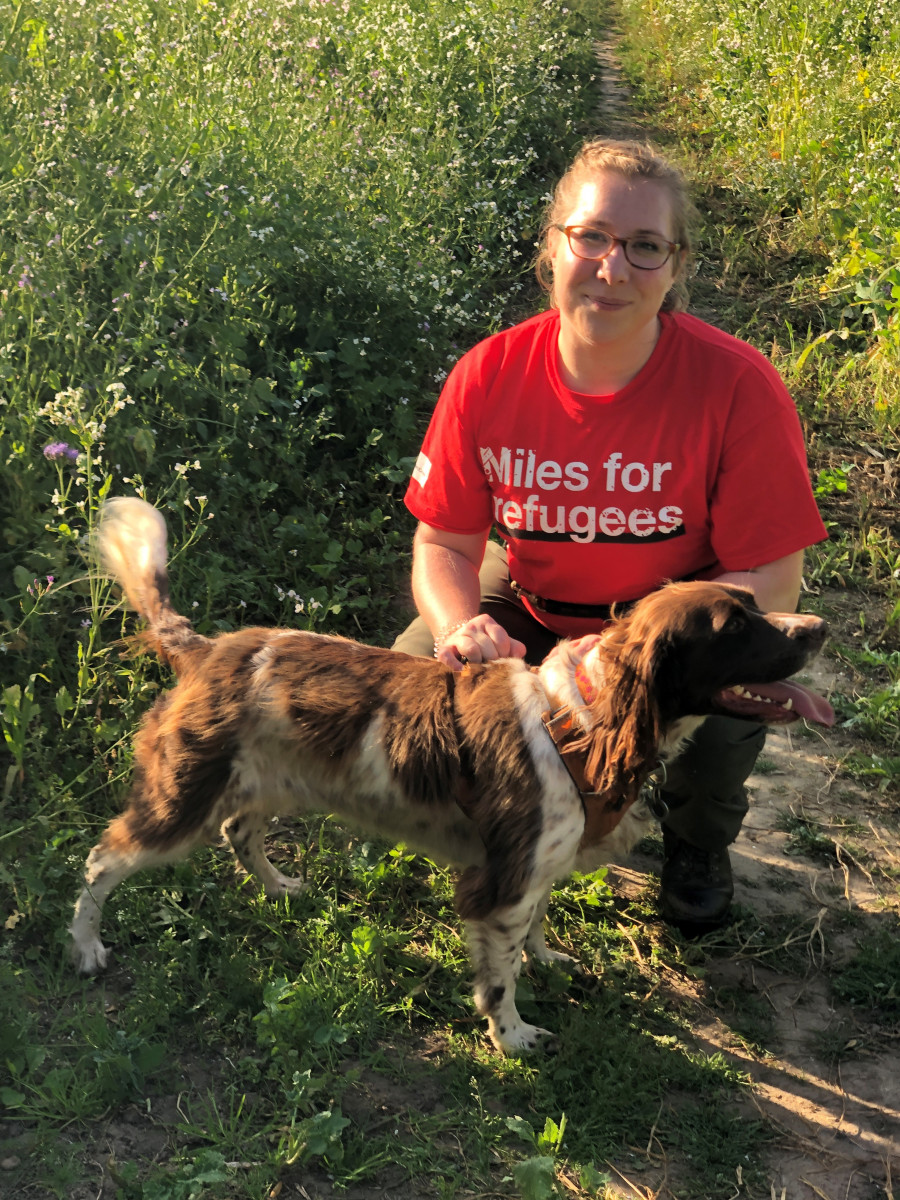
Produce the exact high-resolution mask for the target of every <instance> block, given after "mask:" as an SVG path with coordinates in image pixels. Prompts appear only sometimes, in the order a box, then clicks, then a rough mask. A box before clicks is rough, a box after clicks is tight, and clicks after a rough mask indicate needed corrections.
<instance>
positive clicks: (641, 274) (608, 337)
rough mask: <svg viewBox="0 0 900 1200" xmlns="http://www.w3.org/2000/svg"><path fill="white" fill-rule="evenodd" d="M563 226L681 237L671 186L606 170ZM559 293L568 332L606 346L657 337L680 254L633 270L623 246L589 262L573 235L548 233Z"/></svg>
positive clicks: (585, 189) (590, 182) (584, 190)
mask: <svg viewBox="0 0 900 1200" xmlns="http://www.w3.org/2000/svg"><path fill="white" fill-rule="evenodd" d="M560 224H562V225H591V226H594V227H595V228H597V229H602V230H604V231H605V232H606V233H611V234H614V235H615V236H616V237H620V238H630V237H635V236H636V235H638V234H645V235H646V234H654V235H655V236H656V237H662V238H664V239H665V240H666V241H669V242H672V241H674V240H675V237H674V231H673V222H672V203H671V200H670V197H669V192H668V189H667V188H666V187H665V185H664V184H662V183H659V182H657V181H656V180H653V179H635V180H629V179H626V178H625V177H624V176H623V175H620V174H619V173H618V172H616V171H601V172H598V173H597V174H596V175H592V176H590V177H589V178H587V179H586V180H585V181H584V183H582V185H581V187H580V189H579V190H578V192H577V194H576V197H575V202H574V204H573V205H572V208H571V210H570V211H569V212H567V213H566V214H565V216H564V218H563V219H562V221H561V222H560ZM548 239H549V242H548V245H549V250H550V257H551V261H552V263H553V294H554V298H555V300H556V304H557V307H558V308H559V313H560V322H561V333H562V335H563V336H566V337H574V338H575V339H576V340H577V341H578V342H582V343H588V344H590V345H596V346H597V347H598V348H599V347H603V346H607V345H609V344H611V343H618V344H619V345H620V346H621V347H622V348H626V349H627V347H628V343H630V342H631V341H634V342H635V343H636V344H637V343H643V342H644V340H645V339H649V338H651V337H652V338H653V339H654V340H655V337H656V328H657V327H656V317H657V314H658V312H659V310H660V307H661V306H662V302H663V300H664V299H665V296H666V293H667V292H668V290H669V288H670V287H671V286H672V283H673V282H674V280H675V276H676V274H677V271H678V266H679V258H678V253H677V252H676V253H675V254H673V255H672V257H671V258H670V259H669V261H668V262H667V263H665V264H664V265H663V266H661V267H658V268H656V270H653V271H646V270H641V269H640V268H638V267H633V266H632V265H631V264H630V263H629V262H628V260H627V259H626V257H625V251H624V249H623V247H622V246H621V245H619V244H618V243H616V244H614V245H613V248H612V250H611V251H610V252H609V254H608V255H607V256H606V258H604V259H601V260H600V261H592V262H589V261H586V260H584V259H581V258H577V257H576V256H575V255H574V254H573V253H572V251H571V249H570V248H569V243H568V241H567V239H566V235H565V234H564V233H561V232H560V231H559V230H556V229H551V230H550V232H549V234H548Z"/></svg>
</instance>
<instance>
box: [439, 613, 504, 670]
mask: <svg viewBox="0 0 900 1200" xmlns="http://www.w3.org/2000/svg"><path fill="white" fill-rule="evenodd" d="M434 657H435V658H436V659H437V660H438V662H442V663H444V664H445V665H446V666H448V667H450V668H451V670H454V671H461V670H462V668H463V667H464V666H465V664H466V663H467V662H468V663H481V662H492V661H493V660H494V659H496V658H524V657H525V644H524V643H523V642H520V641H518V640H517V639H516V638H513V637H510V636H509V634H508V633H507V632H506V630H505V629H504V628H503V626H502V625H499V624H498V623H497V622H496V621H495V620H494V618H493V617H489V616H488V615H487V613H479V614H478V615H477V616H475V617H470V618H469V619H468V620H467V621H465V622H464V623H463V624H462V625H459V626H457V628H455V629H453V630H451V631H449V632H448V633H446V634H443V635H441V634H438V637H437V639H436V640H435V648H434Z"/></svg>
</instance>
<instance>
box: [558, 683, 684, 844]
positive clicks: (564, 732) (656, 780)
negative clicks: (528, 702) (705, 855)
mask: <svg viewBox="0 0 900 1200" xmlns="http://www.w3.org/2000/svg"><path fill="white" fill-rule="evenodd" d="M575 681H576V683H577V684H578V690H579V692H580V693H581V696H582V699H583V700H584V703H585V704H590V703H591V702H592V701H593V700H594V699H595V698H596V695H597V692H596V688H595V687H594V685H593V684H592V683H591V681H590V679H589V678H588V676H587V672H586V671H585V670H584V667H583V666H582V664H581V663H579V664H578V666H577V667H576V668H575ZM541 721H542V722H543V725H544V728H545V729H546V730H547V733H548V734H549V735H550V738H551V740H552V742H553V744H554V746H555V747H556V751H557V753H558V754H559V757H560V759H561V760H562V764H563V766H564V767H565V768H566V770H567V771H568V773H569V776H570V778H571V780H572V782H573V783H574V784H575V787H576V788H577V789H578V795H579V796H580V797H581V804H582V807H583V809H584V818H585V820H584V834H583V835H582V839H581V844H582V845H584V846H592V845H595V844H596V843H597V842H599V841H600V840H601V839H602V838H604V837H606V835H607V834H609V833H612V831H613V830H614V829H615V828H616V826H617V825H618V824H619V822H620V821H621V820H622V818H623V817H624V816H625V814H626V812H627V811H628V809H629V808H630V807H631V805H632V804H633V803H634V800H633V799H632V800H626V798H625V796H624V795H616V794H611V793H610V792H608V791H606V792H595V791H593V790H592V789H591V786H590V783H589V781H588V778H587V774H586V770H585V768H586V765H587V752H586V751H585V750H583V749H581V748H579V747H578V745H577V744H576V743H578V742H579V741H580V740H581V737H582V734H583V732H584V730H583V729H582V728H581V727H580V726H579V725H577V724H576V721H575V715H574V711H573V709H572V707H571V705H568V704H566V705H562V706H561V707H559V708H555V709H552V710H551V709H548V710H546V711H545V712H543V713H541ZM665 782H666V767H665V763H664V762H663V761H662V760H660V761H659V762H657V764H656V766H655V767H654V768H653V770H652V771H651V772H650V773H649V774H648V776H647V779H646V780H645V781H644V783H643V784H642V785H641V790H640V796H641V799H643V800H644V801H645V802H646V803H647V804H648V806H649V808H650V811H651V812H652V813H653V815H654V816H655V817H656V818H657V819H658V820H662V819H663V817H665V815H666V814H667V813H668V811H669V808H668V805H667V804H666V802H665V801H664V800H663V798H662V795H661V790H662V788H663V786H664V785H665Z"/></svg>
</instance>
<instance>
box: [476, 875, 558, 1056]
mask: <svg viewBox="0 0 900 1200" xmlns="http://www.w3.org/2000/svg"><path fill="white" fill-rule="evenodd" d="M539 901H540V897H536V896H535V895H534V893H533V892H532V893H530V894H527V895H526V896H525V897H524V899H522V900H521V901H520V902H519V903H518V904H513V905H510V906H508V907H506V908H498V909H497V910H496V911H495V912H492V913H490V914H489V915H488V916H487V917H484V918H480V919H478V920H474V919H472V920H468V921H467V922H466V936H467V939H468V943H469V953H470V955H471V957H472V964H473V966H474V968H475V1007H476V1008H477V1009H478V1011H479V1013H480V1014H481V1015H482V1016H483V1017H487V1022H488V1034H489V1035H490V1038H491V1041H492V1042H493V1043H494V1045H495V1046H496V1047H497V1049H498V1050H502V1051H503V1053H505V1054H515V1053H516V1052H517V1051H521V1050H534V1049H535V1048H536V1047H537V1046H539V1045H541V1044H542V1043H543V1044H546V1043H547V1042H548V1041H549V1040H550V1039H551V1038H552V1037H553V1034H552V1033H551V1032H550V1030H549V1029H541V1027H540V1026H538V1025H528V1024H526V1022H525V1021H523V1020H522V1018H521V1017H520V1016H519V1012H518V1010H517V1008H516V980H517V979H518V977H519V971H520V970H521V968H522V950H523V948H524V946H525V938H526V936H527V934H528V931H529V929H530V927H531V924H532V922H533V920H534V917H535V912H536V910H537V908H538V907H539Z"/></svg>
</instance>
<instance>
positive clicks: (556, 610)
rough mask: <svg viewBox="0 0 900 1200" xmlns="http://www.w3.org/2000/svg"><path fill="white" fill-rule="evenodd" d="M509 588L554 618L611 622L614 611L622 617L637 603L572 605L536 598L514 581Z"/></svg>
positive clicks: (540, 597)
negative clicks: (581, 618)
mask: <svg viewBox="0 0 900 1200" xmlns="http://www.w3.org/2000/svg"><path fill="white" fill-rule="evenodd" d="M509 586H510V587H511V588H512V590H513V591H514V592H515V594H516V595H517V596H518V597H520V599H524V600H527V601H528V603H529V604H530V605H531V607H532V608H534V609H536V610H537V611H538V612H543V613H548V614H549V615H550V616H552V617H589V618H590V619H592V620H595V621H611V620H612V615H613V609H615V610H616V612H617V613H618V614H620V615H621V614H622V613H623V612H627V611H628V609H629V608H631V606H632V604H636V603H637V601H636V600H624V601H622V602H621V603H619V602H616V603H615V604H570V603H569V602H568V601H567V600H548V599H547V597H546V596H536V595H535V594H534V592H529V591H528V590H527V589H526V588H523V587H522V585H521V584H520V583H516V581H515V580H514V579H511V580H510V581H509Z"/></svg>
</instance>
